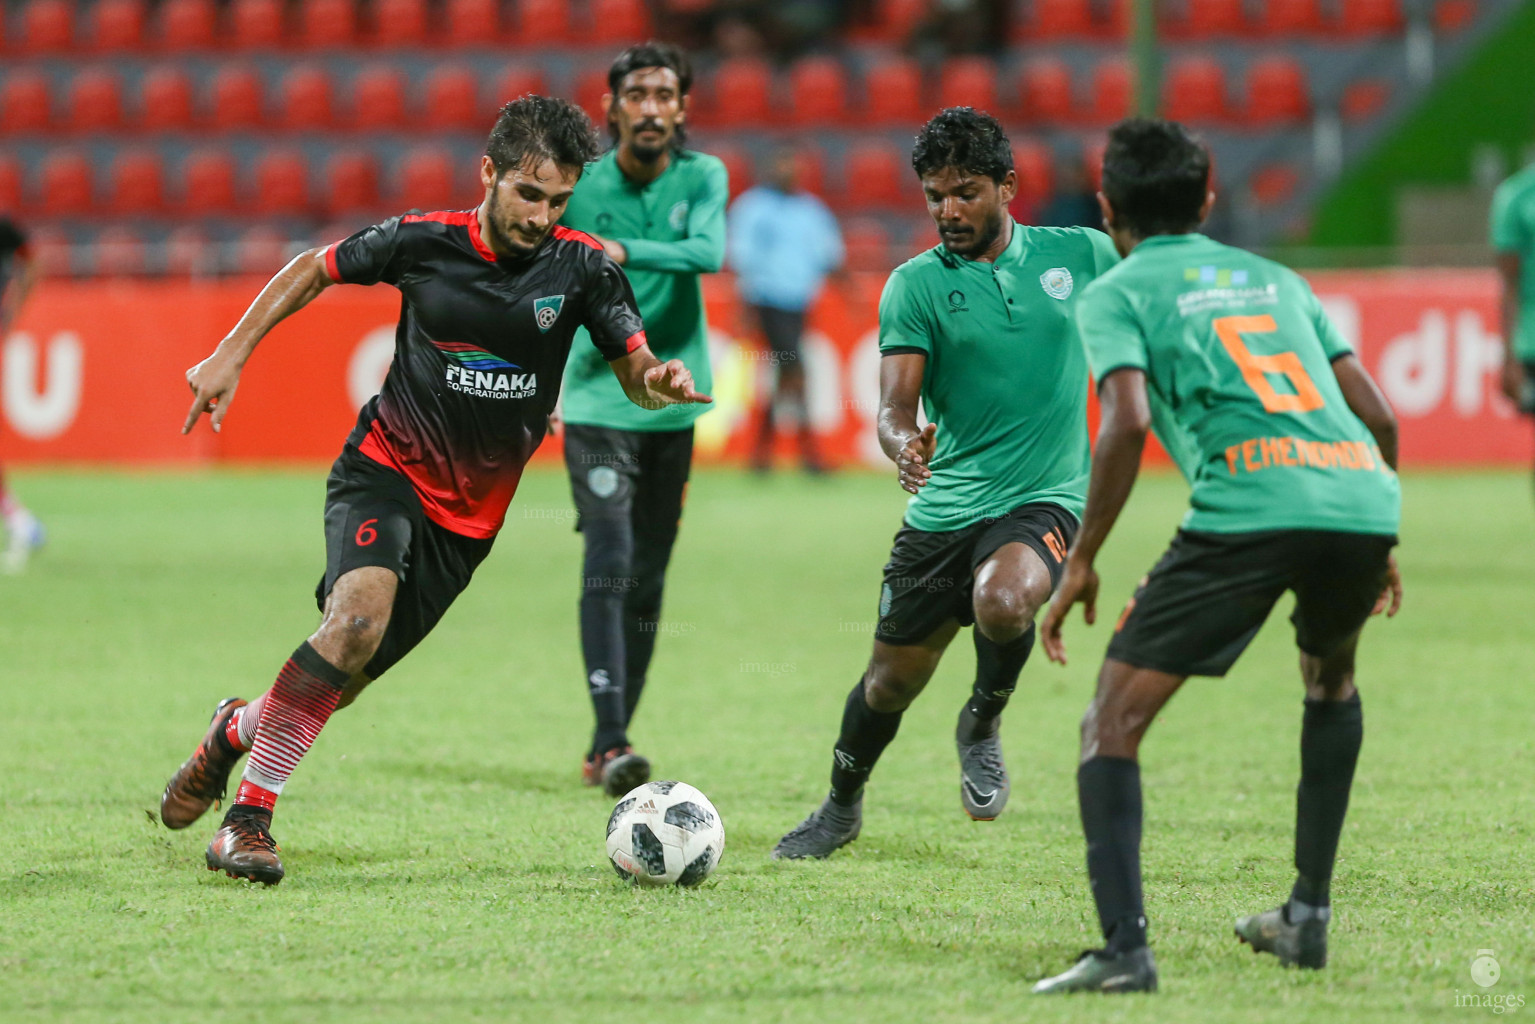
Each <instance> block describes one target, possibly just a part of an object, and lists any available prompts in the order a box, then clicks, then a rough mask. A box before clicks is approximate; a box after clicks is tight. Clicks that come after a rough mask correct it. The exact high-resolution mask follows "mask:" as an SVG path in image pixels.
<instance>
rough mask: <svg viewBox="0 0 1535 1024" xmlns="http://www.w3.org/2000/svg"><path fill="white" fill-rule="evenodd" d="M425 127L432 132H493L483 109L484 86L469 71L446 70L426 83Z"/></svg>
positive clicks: (429, 76)
mask: <svg viewBox="0 0 1535 1024" xmlns="http://www.w3.org/2000/svg"><path fill="white" fill-rule="evenodd" d="M421 126H422V127H423V128H426V129H428V130H443V131H480V130H486V131H488V130H489V125H488V122H487V118H486V117H485V111H482V110H481V109H480V84H479V82H477V81H476V80H475V77H474V72H473V71H470V70H469V69H468V68H460V67H442V68H438V69H437V70H435V71H433V72H432V73H431V74H430V75H428V76H427V79H426V102H425V103H424V104H423V105H422V109H421Z"/></svg>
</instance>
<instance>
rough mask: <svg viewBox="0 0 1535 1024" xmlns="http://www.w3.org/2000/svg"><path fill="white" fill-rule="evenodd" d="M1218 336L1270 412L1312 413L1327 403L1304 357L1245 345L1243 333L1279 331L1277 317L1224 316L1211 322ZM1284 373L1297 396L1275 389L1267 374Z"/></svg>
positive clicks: (1243, 376) (1244, 377) (1265, 408)
mask: <svg viewBox="0 0 1535 1024" xmlns="http://www.w3.org/2000/svg"><path fill="white" fill-rule="evenodd" d="M1210 326H1212V327H1214V328H1215V333H1216V335H1217V336H1218V337H1219V338H1220V339H1221V344H1222V345H1224V346H1226V352H1227V353H1228V354H1230V356H1231V358H1232V360H1233V361H1234V362H1235V363H1236V364H1237V367H1238V368H1240V369H1241V371H1242V379H1243V380H1245V381H1246V382H1247V386H1248V387H1250V388H1252V389H1253V390H1254V391H1255V392H1257V394H1258V398H1259V399H1261V400H1262V402H1263V408H1264V411H1266V412H1311V411H1312V410H1313V409H1320V408H1321V407H1322V406H1323V405H1324V404H1325V403H1324V402H1323V400H1322V393H1321V392H1320V391H1318V390H1317V388H1316V385H1315V384H1314V383H1312V381H1311V377H1310V375H1309V374H1307V373H1306V368H1305V367H1304V366H1302V365H1301V361H1300V356H1298V355H1296V354H1295V353H1294V352H1276V353H1275V354H1273V355H1271V356H1260V355H1255V354H1253V353H1252V352H1249V351H1248V349H1247V346H1246V345H1244V344H1242V335H1243V334H1244V333H1246V334H1272V333H1274V332H1275V331H1277V330H1279V325H1278V324H1276V323H1274V318H1273V317H1271V316H1269V315H1268V314H1267V313H1265V314H1263V315H1262V316H1223V317H1218V318H1217V319H1216V320H1215V321H1214V322H1212V323H1211V325H1210ZM1270 373H1282V374H1284V376H1285V378H1286V379H1287V380H1289V382H1290V386H1291V387H1293V388H1294V389H1295V394H1293V395H1281V394H1280V393H1279V392H1278V391H1275V390H1274V385H1272V384H1270V383H1269V380H1268V377H1267V376H1266V375H1267V374H1270Z"/></svg>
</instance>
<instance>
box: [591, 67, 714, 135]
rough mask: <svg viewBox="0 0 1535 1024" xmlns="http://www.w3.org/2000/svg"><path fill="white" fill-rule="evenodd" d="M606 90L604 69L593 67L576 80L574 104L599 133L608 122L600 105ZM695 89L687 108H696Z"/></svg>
mask: <svg viewBox="0 0 1535 1024" xmlns="http://www.w3.org/2000/svg"><path fill="white" fill-rule="evenodd" d="M607 92H608V73H607V71H606V69H601V70H599V69H597V68H593V69H592V70H590V71H586V72H583V73H582V75H581V77H580V78H579V79H577V80H576V106H578V107H580V108H581V109H582V110H584V111H586V113H587V115H588V116H590V117H591V119H592V121H593V122H594V123H595V124H596V125H597V131H598V133H599V134H605V130H604V126H605V125H606V124H607V123H608V112H607V111H606V110H604V109H603V107H602V97H603V96H606V95H607ZM696 93H697V90H694V95H690V96H689V101H688V102H689V110H690V111H694V110H696V109H697V108H696V107H695V106H694V105H693V104H694V103H695V101H696V100H697V96H696Z"/></svg>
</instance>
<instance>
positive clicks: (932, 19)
mask: <svg viewBox="0 0 1535 1024" xmlns="http://www.w3.org/2000/svg"><path fill="white" fill-rule="evenodd" d="M1006 45H1007V4H1005V3H1003V2H1001V0H928V3H927V9H926V11H925V12H924V14H923V15H922V17H921V18H920V19H919V20H918V21H917V23H916V25H915V26H914V27H913V28H912V31H911V34H910V35H909V36H908V37H907V39H906V48H907V50H908V51H910V52H911V53H912V55H913V56H915V57H917V58H918V59H919V60H922V61H928V62H936V61H940V60H942V59H943V58H944V57H947V56H952V55H954V54H963V53H1000V52H1001V51H1002V50H1003V48H1004V47H1005V46H1006Z"/></svg>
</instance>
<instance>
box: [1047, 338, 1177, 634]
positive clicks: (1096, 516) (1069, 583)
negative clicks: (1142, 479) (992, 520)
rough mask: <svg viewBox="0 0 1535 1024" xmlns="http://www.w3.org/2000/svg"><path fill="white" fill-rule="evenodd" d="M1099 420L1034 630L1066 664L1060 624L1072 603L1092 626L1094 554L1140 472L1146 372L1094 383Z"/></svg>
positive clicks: (1146, 417)
mask: <svg viewBox="0 0 1535 1024" xmlns="http://www.w3.org/2000/svg"><path fill="white" fill-rule="evenodd" d="M1098 403H1099V405H1100V406H1101V407H1102V409H1103V419H1102V422H1101V423H1100V424H1099V426H1098V444H1097V446H1096V447H1095V448H1094V450H1093V472H1092V478H1091V479H1090V480H1089V482H1088V485H1087V508H1086V509H1084V510H1083V512H1082V529H1081V530H1080V531H1079V532H1078V533H1077V539H1076V541H1075V542H1074V543H1073V544H1072V546H1071V551H1070V552H1068V553H1067V555H1066V571H1065V572H1064V573H1063V574H1062V576H1061V586H1060V589H1058V590H1057V591H1056V592H1055V600H1054V601H1051V602H1050V609H1049V611H1047V612H1045V621H1044V623H1043V625H1042V626H1041V627H1040V630H1039V633H1040V638H1041V639H1042V640H1043V641H1044V644H1045V653H1046V654H1047V655H1048V656H1049V658H1050V660H1051V661H1054V662H1057V663H1059V664H1062V665H1064V664H1066V644H1065V642H1064V641H1063V640H1062V639H1061V625H1062V624H1063V623H1064V622H1065V621H1066V613H1067V612H1069V611H1071V606H1072V605H1074V604H1076V603H1077V602H1079V601H1080V602H1081V603H1082V605H1083V609H1082V611H1083V618H1084V619H1086V621H1087V624H1088V625H1092V624H1093V622H1094V621H1096V619H1097V617H1098V607H1097V606H1098V572H1097V570H1095V569H1094V568H1093V563H1094V561H1096V560H1097V558H1098V550H1099V548H1101V547H1103V542H1104V541H1105V540H1107V539H1108V536H1109V531H1111V530H1112V529H1114V524H1115V523H1116V522H1117V521H1118V520H1119V513H1120V512H1122V511H1124V507H1125V502H1126V501H1128V500H1129V498H1130V491H1131V490H1133V489H1134V487H1135V478H1136V476H1138V475H1139V474H1140V471H1141V452H1142V451H1143V450H1144V449H1145V447H1146V434H1147V432H1148V431H1149V430H1150V429H1151V404H1150V402H1149V400H1148V399H1147V397H1146V374H1145V372H1144V371H1142V370H1137V369H1134V368H1133V367H1125V368H1123V369H1119V370H1115V371H1114V372H1113V373H1110V374H1109V375H1108V376H1107V377H1105V378H1104V379H1103V381H1102V383H1100V384H1099V385H1098Z"/></svg>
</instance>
